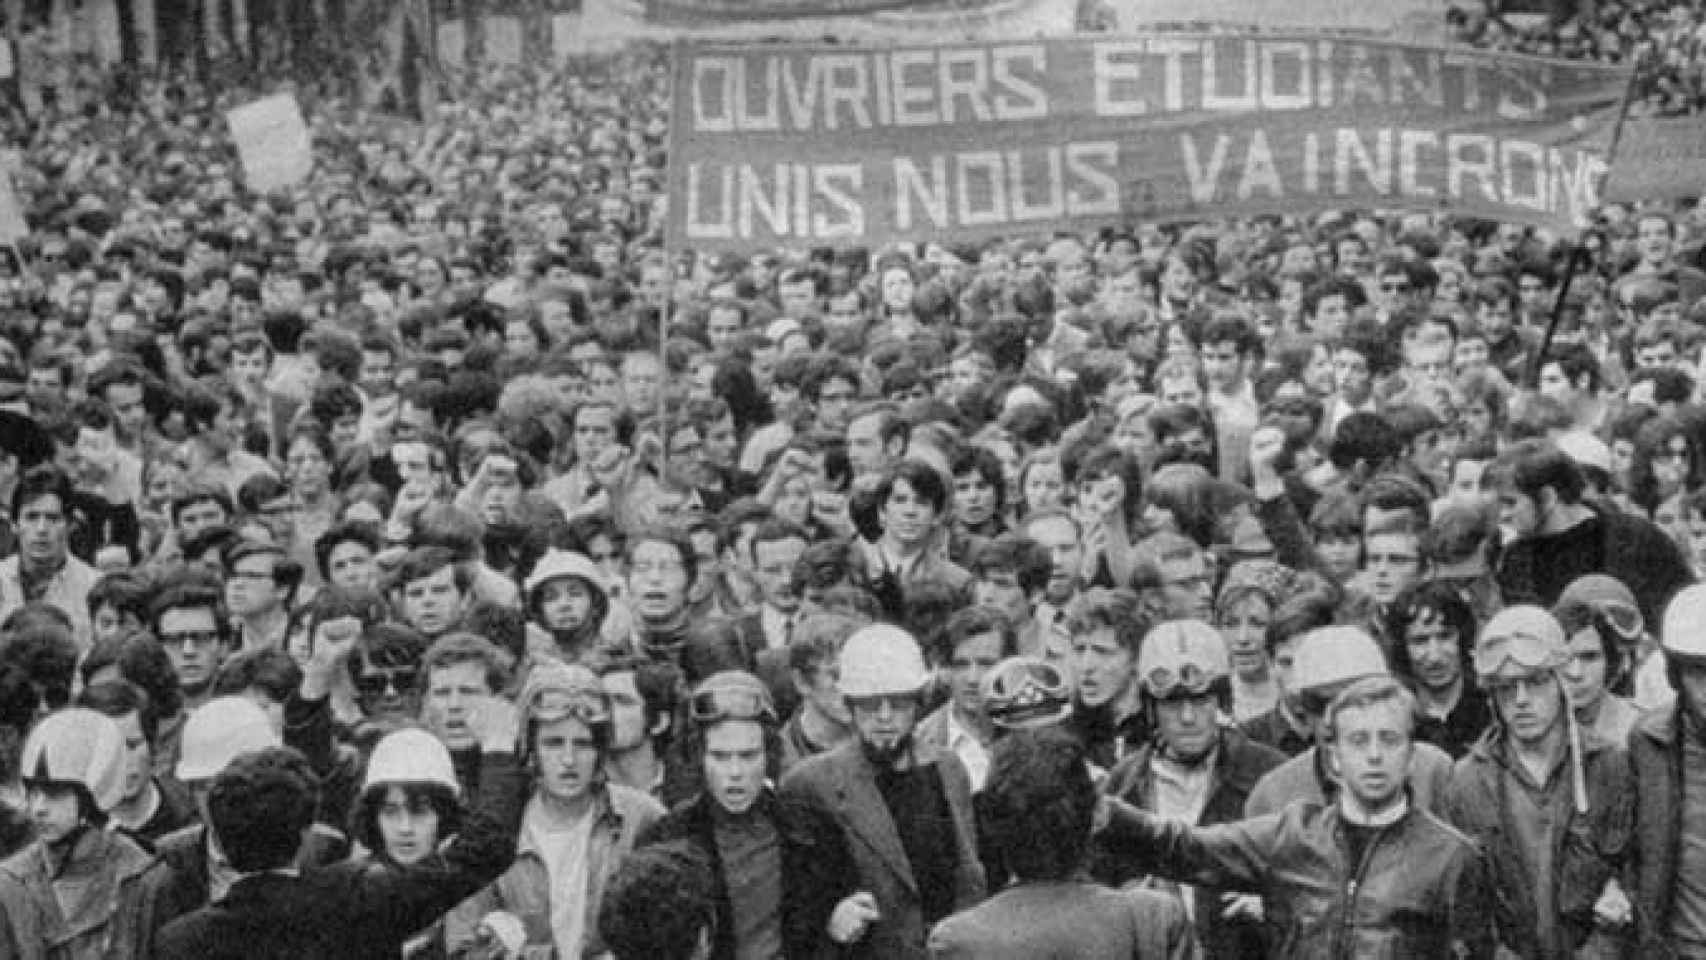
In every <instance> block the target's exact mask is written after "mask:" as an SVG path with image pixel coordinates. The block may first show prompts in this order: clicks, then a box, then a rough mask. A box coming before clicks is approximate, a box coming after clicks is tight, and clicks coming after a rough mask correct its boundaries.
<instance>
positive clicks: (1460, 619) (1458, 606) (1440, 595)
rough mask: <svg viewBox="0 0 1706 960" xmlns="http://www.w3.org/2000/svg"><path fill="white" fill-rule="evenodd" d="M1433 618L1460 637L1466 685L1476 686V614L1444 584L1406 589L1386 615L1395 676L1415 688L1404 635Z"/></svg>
mask: <svg viewBox="0 0 1706 960" xmlns="http://www.w3.org/2000/svg"><path fill="white" fill-rule="evenodd" d="M1428 615H1432V616H1434V617H1436V618H1438V619H1439V620H1440V621H1441V622H1442V623H1444V624H1445V625H1446V626H1447V627H1449V628H1450V629H1451V631H1452V632H1453V633H1455V634H1457V653H1458V658H1459V660H1460V661H1461V666H1462V672H1461V676H1462V677H1463V683H1464V684H1465V685H1466V686H1474V684H1475V666H1474V663H1473V661H1472V659H1471V655H1472V654H1473V653H1474V650H1475V633H1476V628H1475V611H1474V610H1473V609H1472V608H1471V607H1470V606H1469V601H1467V600H1465V599H1464V598H1463V594H1462V593H1460V592H1459V591H1458V589H1457V587H1455V586H1453V585H1452V584H1450V583H1447V582H1445V581H1442V580H1423V581H1421V582H1419V583H1412V584H1410V585H1409V586H1408V587H1405V588H1404V592H1403V593H1400V594H1398V597H1397V599H1395V600H1393V601H1392V606H1391V607H1390V608H1388V610H1387V611H1386V622H1385V623H1384V624H1383V626H1384V627H1385V630H1386V638H1387V649H1388V650H1389V651H1390V658H1391V660H1392V674H1393V675H1394V676H1396V677H1397V678H1398V679H1400V680H1402V681H1403V682H1404V683H1406V684H1408V685H1410V686H1411V687H1414V686H1415V681H1416V673H1415V665H1414V664H1412V663H1411V662H1410V645H1409V644H1408V643H1406V642H1405V640H1404V632H1405V631H1406V630H1408V629H1409V628H1410V626H1411V625H1412V624H1414V623H1415V622H1416V621H1417V620H1420V619H1421V618H1422V617H1424V616H1428Z"/></svg>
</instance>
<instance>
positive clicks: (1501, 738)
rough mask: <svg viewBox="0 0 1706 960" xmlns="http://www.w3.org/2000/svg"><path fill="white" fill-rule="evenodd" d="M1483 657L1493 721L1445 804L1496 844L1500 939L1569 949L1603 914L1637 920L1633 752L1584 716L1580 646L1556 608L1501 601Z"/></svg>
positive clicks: (1487, 843) (1614, 920)
mask: <svg viewBox="0 0 1706 960" xmlns="http://www.w3.org/2000/svg"><path fill="white" fill-rule="evenodd" d="M1596 642H1597V641H1596ZM1473 662H1474V666H1475V672H1476V674H1477V675H1478V680H1479V682H1480V684H1481V686H1482V687H1483V688H1485V689H1487V690H1488V691H1489V692H1490V698H1491V701H1492V706H1493V718H1494V719H1493V724H1492V726H1491V727H1489V728H1488V729H1487V732H1486V733H1485V734H1483V735H1482V737H1481V739H1480V740H1479V741H1478V742H1477V743H1476V744H1475V745H1474V746H1473V747H1472V748H1471V749H1470V750H1469V752H1468V753H1467V754H1466V755H1464V756H1463V758H1462V759H1460V760H1458V761H1457V764H1456V766H1455V768H1454V769H1453V770H1452V775H1451V783H1450V786H1449V787H1448V788H1447V790H1446V793H1445V795H1444V797H1443V798H1442V800H1441V802H1440V805H1439V810H1440V813H1441V815H1442V816H1443V817H1445V819H1446V820H1447V821H1449V822H1450V823H1451V824H1453V825H1454V826H1456V827H1457V828H1458V829H1460V830H1462V831H1463V832H1464V833H1466V834H1468V835H1469V836H1470V838H1472V839H1474V840H1475V841H1476V842H1478V843H1480V844H1481V845H1482V847H1483V848H1484V849H1485V850H1486V851H1487V859H1488V862H1489V864H1490V866H1491V868H1492V870H1491V873H1492V882H1493V885H1494V889H1495V890H1496V891H1497V894H1498V895H1497V896H1496V897H1495V901H1494V902H1495V909H1494V920H1495V923H1496V926H1497V933H1498V938H1499V942H1500V943H1501V944H1502V945H1503V946H1504V947H1506V948H1507V949H1509V950H1511V951H1513V952H1514V953H1516V954H1517V955H1519V956H1524V957H1534V958H1541V960H1551V958H1557V960H1567V958H1571V957H1574V956H1575V955H1576V951H1577V949H1578V948H1579V947H1580V946H1581V945H1582V944H1583V942H1584V941H1585V940H1586V939H1587V937H1588V936H1589V935H1590V934H1591V933H1592V932H1593V930H1594V927H1595V926H1596V923H1597V924H1598V925H1600V926H1602V927H1605V928H1606V932H1607V934H1610V932H1611V931H1612V930H1613V928H1615V927H1619V926H1622V925H1623V924H1626V923H1627V922H1628V920H1629V919H1630V904H1629V899H1628V897H1627V896H1625V895H1624V894H1623V891H1622V889H1621V888H1620V887H1619V886H1618V884H1617V881H1616V880H1615V879H1614V878H1615V876H1616V873H1617V871H1618V870H1619V869H1620V868H1621V865H1622V863H1623V860H1624V858H1625V856H1626V854H1627V851H1628V845H1629V831H1630V817H1631V811H1630V804H1629V793H1628V791H1629V767H1628V758H1627V756H1626V755H1625V754H1624V752H1623V750H1622V748H1621V747H1619V746H1617V745H1614V744H1609V743H1605V742H1603V741H1601V740H1600V739H1599V738H1598V737H1596V736H1594V735H1593V734H1592V732H1591V731H1584V730H1582V729H1580V728H1579V727H1578V726H1577V723H1576V718H1575V715H1574V713H1573V712H1572V710H1571V704H1570V697H1569V694H1568V681H1567V679H1566V676H1565V671H1566V669H1568V668H1569V666H1570V663H1571V652H1570V648H1569V646H1568V645H1567V643H1566V641H1565V638H1564V629H1563V627H1561V626H1560V625H1559V623H1558V621H1557V619H1556V618H1554V617H1553V616H1552V614H1550V613H1548V612H1546V611H1545V610H1543V609H1541V608H1539V607H1536V606H1528V605H1519V606H1514V607H1507V608H1505V609H1504V610H1501V611H1500V612H1499V613H1498V614H1496V615H1494V617H1493V618H1492V619H1491V620H1489V621H1487V624H1486V626H1484V627H1482V628H1481V635H1480V637H1479V639H1478V641H1477V642H1476V644H1475V652H1474V657H1473Z"/></svg>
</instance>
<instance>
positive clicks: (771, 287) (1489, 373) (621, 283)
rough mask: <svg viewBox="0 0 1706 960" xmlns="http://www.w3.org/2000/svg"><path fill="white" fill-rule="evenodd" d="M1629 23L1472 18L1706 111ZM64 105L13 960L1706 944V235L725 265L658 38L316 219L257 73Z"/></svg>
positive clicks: (50, 192)
mask: <svg viewBox="0 0 1706 960" xmlns="http://www.w3.org/2000/svg"><path fill="white" fill-rule="evenodd" d="M1494 12H1496V11H1494ZM1589 13H1590V14H1591V16H1589V15H1583V16H1576V17H1564V18H1562V19H1554V20H1551V21H1547V22H1546V23H1544V24H1543V25H1541V26H1538V27H1532V26H1531V27H1524V28H1522V30H1519V29H1518V28H1517V27H1512V26H1508V25H1504V24H1503V21H1501V20H1499V19H1498V18H1497V17H1496V16H1494V17H1489V16H1487V15H1486V11H1483V12H1482V13H1480V14H1477V15H1476V16H1474V17H1458V18H1455V19H1454V25H1456V26H1458V27H1460V28H1461V29H1462V30H1463V31H1464V34H1463V39H1465V40H1473V41H1477V42H1485V43H1494V44H1506V45H1510V46H1513V47H1520V48H1522V49H1524V50H1530V51H1533V52H1542V53H1553V54H1569V55H1592V56H1608V55H1610V53H1609V52H1608V51H1610V50H1612V49H1614V48H1615V49H1616V50H1617V51H1618V53H1617V56H1630V55H1631V53H1632V51H1633V50H1634V48H1635V47H1638V46H1641V45H1642V44H1647V43H1652V44H1654V45H1655V50H1656V56H1657V57H1658V59H1659V60H1661V61H1663V62H1665V63H1667V64H1670V67H1671V68H1672V69H1671V71H1670V72H1669V73H1661V74H1659V75H1657V76H1658V79H1657V80H1654V81H1653V82H1654V83H1658V84H1660V85H1661V86H1664V87H1665V89H1664V91H1662V95H1661V94H1657V93H1656V94H1655V99H1654V100H1653V104H1654V105H1653V107H1652V109H1653V111H1655V112H1675V111H1679V110H1689V109H1692V108H1693V106H1694V105H1695V104H1697V103H1698V101H1699V99H1700V97H1701V96H1702V94H1701V92H1700V90H1701V88H1700V85H1699V79H1700V77H1699V68H1698V66H1696V64H1695V61H1696V58H1697V56H1698V54H1699V50H1700V43H1699V39H1700V38H1701V35H1702V31H1701V26H1700V24H1701V21H1700V16H1701V14H1700V12H1699V11H1698V10H1696V9H1695V8H1694V6H1692V5H1682V4H1673V5H1672V6H1671V7H1670V8H1665V9H1663V10H1659V9H1648V8H1647V6H1646V5H1631V4H1629V3H1623V4H1616V3H1608V4H1603V5H1601V6H1600V7H1598V8H1597V9H1596V10H1594V11H1590V12H1589ZM1637 27H1638V28H1639V29H1637ZM1523 31H1528V32H1523ZM1642 31H1645V32H1642ZM1513 38H1516V39H1513ZM64 77H65V78H69V79H67V80H66V82H65V83H64V84H61V85H59V86H57V87H56V86H54V85H51V84H49V85H40V84H38V85H36V86H35V87H33V88H31V89H30V90H28V91H27V94H26V95H22V96H21V97H13V96H12V94H14V93H16V92H17V91H16V90H12V91H8V94H7V95H8V98H9V99H11V101H12V102H11V103H10V104H9V105H8V107H7V108H6V110H5V115H4V117H3V119H0V126H3V129H4V131H5V133H6V138H7V141H8V143H9V148H8V152H7V155H6V157H5V162H4V164H3V166H4V167H5V168H6V169H7V170H9V171H10V175H11V177H12V180H13V186H14V190H15V194H16V196H17V198H18V205H19V207H20V209H21V212H22V214H23V216H24V217H25V218H26V220H27V223H28V226H29V235H28V237H27V238H25V239H23V240H21V241H19V242H17V243H16V244H13V245H11V246H10V248H9V249H7V250H5V251H4V252H3V253H0V514H3V515H0V557H3V559H0V960H11V958H14V957H16V958H27V960H85V958H87V960H95V958H101V960H108V958H117V960H128V958H142V960H147V958H156V957H158V958H161V960H216V958H226V957H229V958H239V957H241V958H280V960H283V958H319V957H324V958H344V957H350V958H366V957H373V958H380V957H393V958H394V957H399V956H403V957H412V958H432V957H470V958H493V960H496V958H542V957H559V958H570V957H575V958H580V957H589V958H603V957H612V958H615V960H630V958H634V960H639V958H645V960H666V958H676V957H682V958H686V957H716V958H740V960H778V958H807V957H826V958H827V957H846V958H872V960H905V958H924V957H953V958H962V957H963V958H1015V960H1017V958H1035V957H1042V956H1061V957H1074V958H1086V960H1101V958H1110V960H1111V958H1116V957H1117V958H1130V957H1139V958H1169V960H1173V958H1180V960H1183V958H1193V957H1202V958H1207V960H1245V958H1257V957H1275V958H1296V960H1316V958H1335V960H1337V958H1347V960H1348V958H1377V957H1378V958H1418V960H1424V958H1425V960H1432V958H1443V957H1466V958H1500V960H1503V958H1523V960H1565V958H1591V960H1607V958H1631V960H1632V958H1660V957H1676V958H1700V957H1706V736H1703V731H1706V583H1700V582H1697V581H1698V580H1699V579H1700V578H1701V576H1702V574H1706V395H1703V393H1702V391H1703V390H1706V364H1703V362H1702V361H1703V357H1702V351H1701V346H1702V330H1703V329H1706V202H1701V203H1692V202H1691V203H1680V202H1675V201H1672V200H1670V199H1668V198H1666V199H1655V200H1654V201H1653V202H1652V203H1649V204H1642V205H1611V206H1607V207H1606V208H1604V210H1603V211H1602V213H1601V215H1600V218H1599V222H1598V224H1597V226H1596V228H1595V229H1594V230H1593V231H1591V232H1589V233H1586V234H1584V235H1583V236H1582V237H1581V238H1576V237H1564V236H1558V235H1554V234H1552V233H1550V232H1548V231H1545V230H1538V229H1533V228H1528V227H1523V226H1520V225H1516V224H1511V223H1495V222H1490V221H1483V220H1477V219H1473V218H1466V217H1458V216H1453V215H1451V214H1449V213H1442V212H1431V213H1424V212H1406V211H1377V210H1350V211H1333V212H1323V213H1321V214H1319V215H1317V216H1312V217H1307V218H1301V217H1280V216H1273V217H1256V218H1250V219H1243V220H1236V221H1215V222H1204V223H1192V224H1170V223H1148V222H1130V223H1110V224H1108V225H1107V226H1106V227H1105V228H1104V229H1102V230H1101V231H1099V232H1097V233H1095V234H1093V235H1077V234H1069V233H1063V232H1056V233H1051V234H1043V235H1035V236H1024V237H1015V238H1012V239H1009V240H1002V241H992V242H976V243H962V242H955V241H952V240H949V239H943V240H932V241H920V242H918V243H914V244H904V245H895V246H892V247H886V248H882V249H862V248H852V247H841V248H821V249H796V250H770V251H760V252H755V253H752V254H751V255H745V256H737V255H734V254H719V255H715V256H710V255H701V254H696V252H695V251H692V250H679V249H676V250H666V249H665V247H664V244H663V242H662V236H663V230H662V227H663V221H664V216H665V212H666V210H667V202H668V198H667V196H666V195H665V177H664V172H665V165H666V162H667V161H668V159H669V157H668V156H667V154H666V146H667V132H668V125H667V121H668V96H667V95H668V58H667V51H665V50H663V49H661V48H657V47H649V46H635V47H631V48H627V49H624V50H622V51H610V52H605V53H602V54H599V55H597V56H593V57H577V58H570V59H567V60H564V61H561V62H557V63H549V64H547V63H539V64H533V65H528V66H523V67H513V66H511V67H500V66H482V67H475V68H469V69H465V70H464V69H458V70H454V71H449V72H446V73H442V74H438V75H435V76H434V77H433V78H432V83H433V85H434V87H435V89H436V93H437V95H438V96H439V98H440V102H439V103H438V104H437V106H436V107H435V108H434V109H432V110H430V111H429V112H428V113H427V114H426V117H427V119H426V120H424V121H419V120H416V121H408V120H400V119H398V118H396V117H395V116H393V115H391V114H390V113H388V112H386V110H387V109H389V108H394V107H396V106H397V103H396V102H395V101H394V100H393V101H392V102H381V101H379V100H378V99H376V98H374V97H365V98H363V97H360V96H355V95H353V94H352V91H355V90H357V89H359V88H358V87H353V86H350V85H346V84H341V83H339V82H337V78H336V77H333V76H330V75H327V76H319V77H316V76H313V75H311V74H304V75H301V76H299V77H298V78H297V80H296V82H295V83H294V84H293V86H292V89H293V90H294V92H295V93H296V94H297V96H298V99H299V101H300V102H301V103H302V105H303V108H304V110H305V113H306V114H307V117H308V120H309V123H310V125H311V128H312V130H313V134H314V150H315V159H316V165H315V169H314V172H313V173H312V175H311V176H310V177H309V178H308V180H306V181H305V182H303V183H302V184H299V185H298V186H295V187H292V188H288V189H281V190H278V191H274V192H272V193H269V194H266V195H258V194H256V193H253V192H251V191H249V190H248V189H247V188H246V187H245V186H244V172H243V169H242V167H241V165H240V163H239V162H238V159H237V154H236V151H235V148H234V146H233V144H232V143H231V140H230V137H229V135H228V133H227V131H226V129H225V127H224V125H223V121H222V120H221V119H220V118H221V117H222V116H223V113H224V111H225V110H226V109H228V108H230V107H232V106H234V105H236V104H239V103H242V102H245V101H246V100H249V99H252V98H253V97H255V96H256V95H258V94H261V93H264V92H270V91H271V90H273V89H276V88H277V82H276V77H275V79H274V80H273V81H267V80H266V79H265V77H266V71H255V70H249V71H246V72H233V73H232V74H231V75H230V76H224V75H221V74H216V73H202V74H200V75H195V74H190V73H182V72H178V71H172V70H165V71H152V72H135V71H126V72H125V73H124V74H123V75H122V77H117V78H112V79H107V78H104V77H103V76H102V75H100V74H98V73H96V72H94V71H93V70H81V69H78V70H67V71H66V72H65V74H64ZM1672 79H1674V81H1675V82H1674V84H1672V83H1671V80H1672ZM1643 82H1645V81H1643ZM1672 86H1674V89H1671V87H1672ZM1661 101H1662V103H1661Z"/></svg>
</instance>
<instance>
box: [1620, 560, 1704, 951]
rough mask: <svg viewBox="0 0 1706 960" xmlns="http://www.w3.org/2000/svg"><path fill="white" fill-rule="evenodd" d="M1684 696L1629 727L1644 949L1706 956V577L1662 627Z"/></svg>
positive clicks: (1636, 892) (1640, 945) (1676, 603)
mask: <svg viewBox="0 0 1706 960" xmlns="http://www.w3.org/2000/svg"><path fill="white" fill-rule="evenodd" d="M1659 643H1660V648H1661V649H1662V650H1663V651H1664V660H1665V667H1666V673H1667V674H1668V676H1669V679H1670V683H1671V686H1672V687H1674V688H1675V690H1676V699H1675V700H1674V701H1673V702H1671V703H1670V704H1669V705H1666V706H1663V707H1659V708H1656V709H1654V710H1652V711H1650V712H1649V713H1647V715H1646V716H1644V717H1642V718H1641V720H1640V721H1639V722H1638V723H1636V724H1635V729H1634V731H1633V732H1632V733H1630V734H1629V744H1628V747H1629V764H1630V766H1631V767H1632V768H1633V770H1634V774H1635V775H1634V777H1633V778H1631V783H1632V785H1633V788H1634V792H1635V828H1634V829H1635V832H1634V838H1635V844H1634V850H1633V868H1632V869H1631V870H1630V871H1629V875H1630V876H1631V877H1633V878H1634V886H1633V888H1632V889H1631V890H1630V893H1632V894H1633V896H1634V900H1635V927H1636V930H1635V936H1636V951H1637V954H1638V955H1639V956H1642V957H1661V958H1664V957H1698V956H1706V584H1694V585H1692V586H1688V587H1684V588H1683V589H1682V590H1681V591H1679V592H1678V593H1677V595H1676V596H1675V597H1674V598H1673V599H1672V600H1671V602H1670V606H1668V607H1666V608H1665V617H1664V625H1663V628H1662V629H1661V631H1660V633H1659Z"/></svg>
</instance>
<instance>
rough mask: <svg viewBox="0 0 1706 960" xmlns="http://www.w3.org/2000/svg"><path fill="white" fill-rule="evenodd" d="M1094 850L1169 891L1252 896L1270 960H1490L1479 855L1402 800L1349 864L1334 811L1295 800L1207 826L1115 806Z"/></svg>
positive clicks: (1487, 899)
mask: <svg viewBox="0 0 1706 960" xmlns="http://www.w3.org/2000/svg"><path fill="white" fill-rule="evenodd" d="M1108 803H1109V806H1110V808H1111V814H1110V818H1109V822H1108V825H1107V827H1106V828H1105V829H1104V830H1103V831H1102V832H1101V833H1100V834H1099V835H1098V840H1097V842H1098V843H1099V844H1102V845H1103V846H1104V848H1105V849H1106V851H1107V852H1108V853H1110V854H1112V855H1114V856H1124V857H1129V858H1131V859H1132V860H1134V861H1135V862H1136V866H1137V868H1138V869H1142V870H1144V871H1147V872H1150V873H1155V874H1158V875H1161V876H1165V877H1167V878H1169V879H1172V880H1176V881H1178V882H1181V883H1194V884H1198V885H1201V886H1214V887H1223V888H1227V889H1232V890H1238V891H1242V892H1246V893H1259V894H1261V895H1262V896H1263V898H1264V899H1265V900H1266V913H1267V921H1268V924H1269V927H1270V935H1271V939H1270V943H1271V944H1272V949H1271V952H1270V954H1269V956H1270V957H1271V958H1272V960H1440V958H1454V960H1482V958H1491V957H1492V956H1493V925H1492V912H1491V904H1492V899H1491V885H1490V882H1489V877H1488V871H1487V864H1486V861H1485V859H1484V858H1483V856H1482V854H1481V851H1480V848H1479V847H1477V846H1476V844H1475V843H1474V842H1473V841H1472V840H1470V839H1469V838H1468V837H1466V836H1464V835H1463V834H1462V833H1459V832H1458V831H1457V830H1455V829H1453V828H1452V827H1451V826H1449V825H1447V824H1446V823H1445V822H1444V821H1442V820H1440V819H1439V818H1437V817H1435V816H1434V815H1433V814H1431V813H1428V812H1427V811H1426V810H1422V809H1419V808H1417V807H1416V806H1415V805H1414V804H1412V805H1411V806H1410V809H1409V811H1408V812H1406V813H1405V814H1404V816H1403V817H1401V818H1400V819H1399V820H1397V821H1396V822H1394V823H1392V824H1391V825H1389V826H1387V827H1384V828H1382V829H1381V830H1380V831H1379V832H1378V833H1377V834H1376V835H1375V837H1374V838H1373V839H1372V840H1371V841H1370V842H1369V844H1368V846H1367V849H1366V850H1365V851H1364V852H1363V855H1362V857H1361V859H1360V861H1358V862H1353V861H1352V859H1351V853H1350V844H1349V842H1348V839H1347V837H1346V834H1345V824H1344V821H1343V819H1342V817H1341V815H1340V812H1339V808H1338V807H1337V806H1336V805H1334V806H1324V805H1321V804H1315V803H1306V802H1301V801H1300V802H1298V803H1294V804H1291V805H1290V806H1287V807H1286V808H1285V809H1283V810H1281V811H1279V812H1278V813H1274V814H1270V815H1268V816H1264V817H1257V818H1255V819H1250V820H1240V821H1237V822H1234V823H1226V824H1220V825H1217V826H1211V827H1189V826H1185V825H1183V824H1180V823H1177V822H1174V821H1170V820H1164V819H1161V818H1157V817H1154V816H1151V815H1150V814H1148V813H1145V812H1144V811H1141V810H1139V809H1137V808H1136V807H1133V806H1131V805H1130V804H1127V803H1124V802H1122V801H1119V800H1112V799H1110V800H1109V801H1108Z"/></svg>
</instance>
